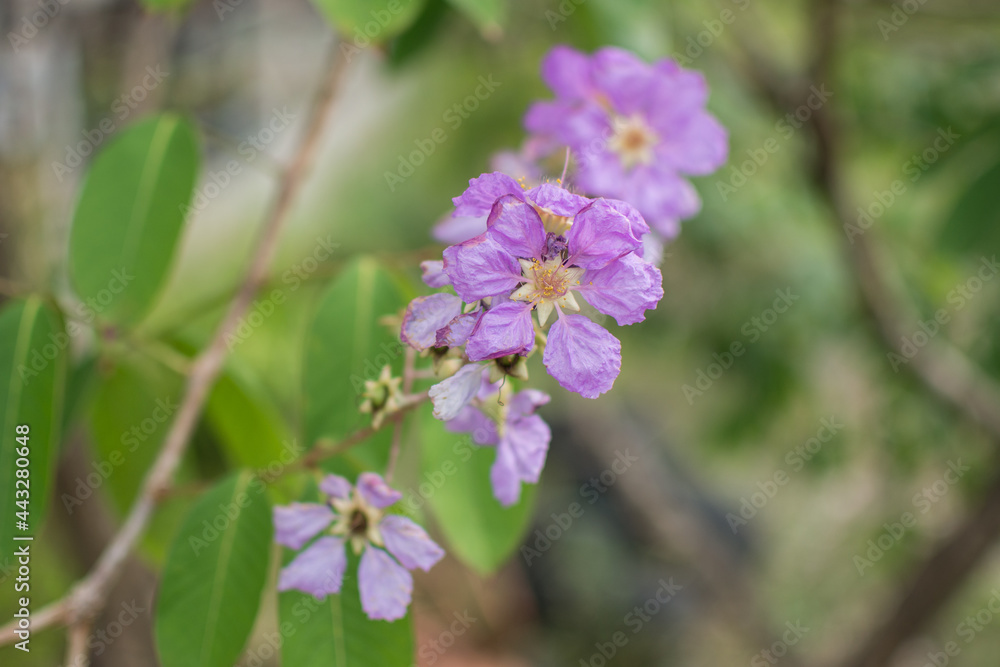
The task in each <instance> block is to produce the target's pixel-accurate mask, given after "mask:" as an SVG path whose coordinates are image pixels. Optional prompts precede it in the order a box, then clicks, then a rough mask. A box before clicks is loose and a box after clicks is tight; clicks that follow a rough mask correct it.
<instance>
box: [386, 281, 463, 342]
mask: <svg viewBox="0 0 1000 667" xmlns="http://www.w3.org/2000/svg"><path fill="white" fill-rule="evenodd" d="M461 314H462V300H461V299H459V298H458V297H457V296H455V295H454V294H447V293H443V292H442V293H440V294H431V295H430V296H418V297H417V298H416V299H414V300H413V301H411V302H410V305H408V306H407V307H406V312H405V313H403V325H402V327H401V329H400V332H399V337H400V339H402V341H403V342H404V343H406V344H408V345H409V346H410V347H412V348H414V349H417V350H426V349H427V348H429V347H434V346H435V345H436V344H437V332H438V330H439V329H443V328H444V327H446V326H448V324H449V323H450V322H451V321H452V320H454V319H455V318H456V317H458V316H459V315H461Z"/></svg>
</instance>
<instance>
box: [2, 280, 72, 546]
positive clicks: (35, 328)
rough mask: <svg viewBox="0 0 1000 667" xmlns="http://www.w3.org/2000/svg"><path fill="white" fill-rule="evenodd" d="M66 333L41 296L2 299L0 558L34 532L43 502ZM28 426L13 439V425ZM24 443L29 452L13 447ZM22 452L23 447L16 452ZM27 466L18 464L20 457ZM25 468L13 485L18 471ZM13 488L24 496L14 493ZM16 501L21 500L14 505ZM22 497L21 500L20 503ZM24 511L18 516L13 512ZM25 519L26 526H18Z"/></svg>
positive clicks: (55, 439) (57, 422) (56, 434)
mask: <svg viewBox="0 0 1000 667" xmlns="http://www.w3.org/2000/svg"><path fill="white" fill-rule="evenodd" d="M68 344H69V336H68V335H67V334H66V332H65V331H64V330H63V324H62V319H61V318H60V316H59V315H58V314H57V313H56V312H55V311H54V310H52V309H51V308H50V307H49V306H47V305H46V304H45V303H44V302H43V301H42V300H41V299H40V298H38V297H31V298H29V299H27V300H25V301H15V302H12V303H9V304H7V305H6V306H5V307H4V308H3V310H2V311H0V410H3V412H2V416H0V438H2V443H3V445H2V446H0V475H2V479H3V480H4V481H3V484H2V486H3V488H4V493H3V496H2V498H0V561H3V562H5V561H6V559H7V558H9V557H11V555H12V554H13V552H14V547H15V545H16V542H15V541H14V537H15V536H28V535H37V534H38V532H39V529H40V528H41V524H42V520H43V518H44V516H45V512H46V508H47V505H48V496H49V489H50V487H51V482H52V474H53V469H54V465H55V460H56V454H57V452H58V449H59V438H60V433H61V422H62V416H61V414H62V404H63V396H64V393H65V385H66V348H67V346H68ZM20 425H24V426H27V427H28V433H27V437H26V440H23V441H21V442H18V440H17V438H18V437H24V436H21V435H19V434H18V432H17V430H16V429H17V427H18V426H20ZM25 445H27V449H28V456H27V457H21V456H20V455H19V452H18V451H17V450H18V449H23V448H24V446H25ZM21 453H23V452H21ZM25 458H26V459H27V466H19V465H18V461H19V459H20V460H21V462H24V461H23V459H25ZM22 469H24V470H28V473H27V478H26V479H24V480H23V481H24V482H26V484H18V483H17V481H16V480H18V479H20V478H18V477H17V476H16V474H17V472H16V471H17V470H22ZM18 490H21V491H27V492H28V493H27V496H28V497H27V498H24V497H23V496H24V494H21V495H22V497H21V498H18V497H17V496H16V492H17V491H18ZM18 500H20V501H21V503H22V504H20V505H19V504H18ZM25 501H26V502H25ZM20 512H24V513H25V514H22V515H21V516H18V514H17V513H20ZM23 519H26V521H25V524H27V528H22V527H19V522H20V521H21V520H23Z"/></svg>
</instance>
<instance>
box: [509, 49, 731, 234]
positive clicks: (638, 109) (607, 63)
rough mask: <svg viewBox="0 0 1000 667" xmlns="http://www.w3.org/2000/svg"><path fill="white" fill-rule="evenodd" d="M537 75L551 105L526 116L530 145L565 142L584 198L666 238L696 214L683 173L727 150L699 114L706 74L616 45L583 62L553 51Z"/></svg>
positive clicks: (580, 56) (707, 168) (714, 164)
mask: <svg viewBox="0 0 1000 667" xmlns="http://www.w3.org/2000/svg"><path fill="white" fill-rule="evenodd" d="M542 78H543V79H544V80H545V82H546V83H547V84H548V85H549V87H550V88H551V89H552V91H553V92H554V93H555V100H552V101H547V102H537V103H535V104H534V105H533V106H532V107H531V108H530V109H529V110H528V113H527V114H526V116H525V119H524V124H525V127H526V128H527V130H528V131H529V132H530V133H531V134H532V139H533V140H534V141H536V142H539V143H540V144H543V145H546V147H547V149H548V150H549V151H551V152H554V151H557V150H560V149H561V148H563V147H566V146H568V147H569V148H570V150H571V151H572V153H573V155H574V157H575V158H576V173H575V177H574V183H575V184H576V185H577V186H579V187H580V188H581V189H583V190H584V191H585V192H588V193H591V194H595V195H602V196H605V197H614V198H616V199H622V200H625V201H627V202H629V203H631V204H632V205H634V206H635V207H636V208H637V209H639V212H640V213H641V214H642V215H643V216H644V217H645V218H646V220H647V221H648V222H649V223H650V224H651V225H652V226H653V228H654V229H655V230H656V231H657V232H658V233H659V234H661V235H662V236H663V237H665V238H668V239H670V238H673V237H674V236H676V235H677V233H678V231H679V230H680V221H681V220H682V219H684V218H689V217H691V216H693V215H694V214H695V213H697V212H698V210H699V209H700V208H701V201H700V199H699V198H698V194H697V193H696V192H695V190H694V188H693V187H692V186H691V184H690V183H689V182H688V181H687V180H686V178H685V176H700V175H705V174H709V173H711V172H713V171H715V170H716V169H718V168H719V167H721V166H722V165H723V164H724V163H725V161H726V157H727V154H728V139H727V135H726V131H725V129H724V128H723V127H722V126H721V125H720V124H719V122H718V121H717V120H716V119H715V118H714V117H713V116H712V115H710V114H709V113H708V112H707V111H706V110H705V101H706V99H707V97H708V88H707V86H706V84H705V80H704V77H702V75H701V74H699V73H697V72H693V71H689V70H685V69H683V68H682V67H680V66H679V65H678V64H677V63H675V62H674V61H672V60H669V59H664V60H659V61H657V62H655V63H652V64H649V63H646V62H643V61H642V60H640V59H639V58H637V57H636V56H634V55H633V54H631V53H629V52H628V51H624V50H622V49H617V48H613V47H607V48H603V49H600V50H598V51H597V52H595V53H594V54H593V55H591V56H588V55H586V54H584V53H581V52H579V51H575V50H573V49H571V48H569V47H565V46H557V47H555V48H554V49H552V51H550V52H549V54H548V56H546V58H545V60H544V62H543V63H542Z"/></svg>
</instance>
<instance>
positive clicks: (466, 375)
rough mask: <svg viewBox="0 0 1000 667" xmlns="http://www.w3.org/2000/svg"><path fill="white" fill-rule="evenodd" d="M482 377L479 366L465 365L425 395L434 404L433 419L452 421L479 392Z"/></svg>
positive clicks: (481, 369)
mask: <svg viewBox="0 0 1000 667" xmlns="http://www.w3.org/2000/svg"><path fill="white" fill-rule="evenodd" d="M482 377H483V367H482V365H481V364H466V365H465V366H462V367H461V368H460V369H458V372H457V373H455V374H454V375H452V376H451V377H450V378H447V379H444V380H442V381H441V382H438V383H437V384H436V385H434V386H433V387H431V388H430V391H428V392H427V393H428V394H429V395H430V397H431V402H432V403H433V404H434V417H435V418H436V419H440V420H442V421H448V420H451V419H454V418H455V417H457V416H458V413H459V412H461V410H462V408H464V407H465V406H466V405H468V404H469V401H471V400H472V397H473V396H475V395H476V392H477V391H479V385H480V382H481V379H482Z"/></svg>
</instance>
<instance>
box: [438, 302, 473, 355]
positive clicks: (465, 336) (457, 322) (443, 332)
mask: <svg viewBox="0 0 1000 667" xmlns="http://www.w3.org/2000/svg"><path fill="white" fill-rule="evenodd" d="M480 315H482V311H475V312H472V313H465V314H464V315H459V316H458V317H456V318H455V319H453V320H452V321H451V322H449V323H448V325H447V326H446V327H444V328H442V329H439V330H438V332H437V338H436V340H435V342H434V347H459V346H461V345H465V342H466V341H467V340H469V336H470V335H472V330H473V329H474V328H475V326H476V322H478V321H479V316H480Z"/></svg>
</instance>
